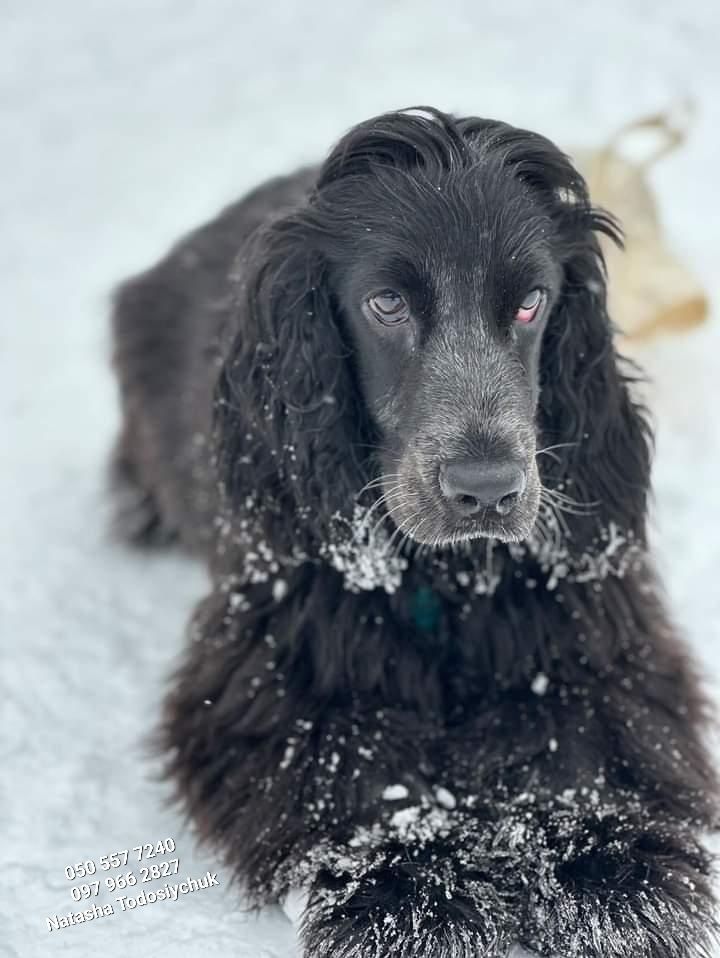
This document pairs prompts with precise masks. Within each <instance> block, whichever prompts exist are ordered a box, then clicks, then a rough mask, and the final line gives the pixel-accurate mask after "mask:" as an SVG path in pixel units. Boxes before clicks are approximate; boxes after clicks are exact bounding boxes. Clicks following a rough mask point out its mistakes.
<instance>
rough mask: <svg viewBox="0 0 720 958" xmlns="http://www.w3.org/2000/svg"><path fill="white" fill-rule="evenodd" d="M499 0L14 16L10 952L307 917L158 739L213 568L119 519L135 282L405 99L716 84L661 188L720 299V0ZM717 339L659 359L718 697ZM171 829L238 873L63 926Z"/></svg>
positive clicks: (225, 957)
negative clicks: (117, 531) (193, 234)
mask: <svg viewBox="0 0 720 958" xmlns="http://www.w3.org/2000/svg"><path fill="white" fill-rule="evenodd" d="M490 6H491V5H488V4H483V5H479V4H476V3H469V2H463V0H448V2H447V3H445V4H443V5H442V16H439V15H438V7H437V5H436V4H430V3H429V2H427V0H398V2H396V3H393V4H386V3H383V2H382V0H363V2H361V0H348V2H346V3H343V4H331V3H329V2H327V0H322V2H318V3H315V4H312V5H307V4H299V5H298V4H294V3H291V2H289V0H278V3H276V4H274V5H272V7H269V6H268V5H266V4H250V3H242V4H240V3H237V2H235V0H207V2H206V3H203V4H197V3H196V4H182V5H178V4H172V3H170V2H169V0H142V2H141V0H125V2H124V3H122V4H107V3H105V4H103V3H99V2H97V0H69V2H68V3H66V4H49V3H46V2H43V0H25V2H24V3H23V4H14V5H9V4H5V5H4V6H3V28H2V31H0V120H1V128H2V134H3V135H2V140H3V151H2V155H1V156H2V158H1V159H0V163H1V164H2V174H3V176H2V184H3V190H2V196H1V198H0V220H1V221H2V231H0V288H1V289H2V297H1V299H0V336H1V337H2V341H1V343H0V356H2V359H3V366H2V376H0V402H1V403H2V423H3V446H4V448H5V450H6V453H5V456H4V457H3V461H4V462H5V466H4V467H3V469H2V470H0V503H2V509H3V514H2V526H1V528H2V533H3V534H2V537H1V538H0V561H1V562H2V568H3V582H4V587H3V589H2V592H0V620H1V624H0V641H2V677H1V681H2V690H1V691H0V702H1V703H2V704H1V706H0V709H1V711H0V718H1V722H0V728H1V729H2V737H1V738H0V748H1V749H2V756H3V778H2V785H3V794H2V795H0V814H2V817H3V840H2V844H1V845H0V927H2V934H1V935H0V940H1V941H2V944H0V955H2V956H5V955H7V956H12V958H15V956H22V958H35V956H42V958H52V956H54V955H70V956H72V955H75V956H86V955H89V954H98V953H102V954H104V955H106V956H108V958H113V956H120V955H124V954H125V953H127V952H133V951H136V950H137V949H138V948H141V949H142V951H143V953H144V954H146V955H147V956H148V958H153V956H158V955H165V954H177V955H179V956H188V958H193V956H195V955H202V956H203V958H213V956H218V958H220V956H222V958H229V956H231V955H232V956H233V958H280V956H282V958H286V956H291V955H293V954H296V951H295V945H294V943H293V942H294V935H293V932H292V928H291V926H290V924H289V922H288V921H287V920H286V918H285V916H284V915H283V914H282V912H281V911H280V909H268V910H267V911H266V912H264V913H262V914H261V915H260V916H259V917H257V918H255V917H252V916H250V915H249V914H248V913H246V912H245V911H243V909H242V903H241V902H239V901H238V897H237V893H236V892H235V890H234V889H232V888H229V887H228V876H227V872H226V871H225V870H224V869H223V867H222V865H221V863H220V862H219V861H218V860H217V858H216V856H215V855H214V854H213V853H212V852H211V851H209V850H207V849H195V848H194V847H193V841H192V837H191V835H190V834H189V832H188V831H187V829H186V828H184V827H183V824H182V822H181V821H180V819H179V818H178V817H177V815H176V813H175V812H173V811H172V810H170V809H169V808H168V807H167V806H166V805H165V804H164V799H165V797H166V790H165V788H164V787H163V786H161V785H160V784H158V783H157V781H156V780H155V779H154V778H153V775H154V773H155V772H156V771H157V767H156V765H155V764H154V762H153V761H151V760H150V759H149V758H148V757H147V755H146V752H145V751H144V750H143V745H142V743H143V739H144V737H145V736H146V735H147V734H148V733H149V732H150V731H151V729H152V728H153V725H154V723H155V721H156V718H157V709H158V702H159V700H160V696H161V693H162V689H163V687H164V683H165V681H166V677H167V674H168V672H169V670H170V667H171V665H172V664H173V662H174V660H175V657H176V655H177V654H178V652H179V650H180V648H181V643H182V641H183V627H184V622H185V620H186V617H187V615H188V612H189V610H190V608H191V606H192V604H193V602H194V601H195V600H196V599H197V598H198V597H199V596H200V595H201V594H202V592H203V588H204V586H205V575H204V573H203V571H202V570H201V569H200V568H198V567H197V566H196V565H195V564H193V563H192V562H190V561H189V560H187V559H185V558H183V557H181V556H179V555H177V554H173V553H167V554H162V555H155V556H151V557H148V556H141V555H137V554H135V553H133V552H131V551H129V550H126V549H123V548H120V547H118V546H117V545H113V544H112V543H111V542H110V541H109V540H108V538H107V535H106V531H105V530H106V522H107V513H108V502H107V497H106V494H105V490H104V475H103V468H104V463H105V461H106V458H107V454H108V449H109V446H110V443H111V441H112V438H113V435H114V431H115V429H116V426H117V411H116V403H115V392H114V384H113V382H112V379H111V376H110V373H109V370H108V360H107V357H108V336H107V318H106V317H107V299H108V292H109V290H110V289H111V287H112V285H113V284H114V283H115V282H116V281H117V280H118V279H119V278H121V277H123V276H125V275H127V274H128V273H130V272H132V271H134V270H138V269H141V268H143V267H144V266H145V265H147V264H148V263H149V262H150V261H151V260H152V259H153V258H154V257H156V256H157V255H159V254H160V253H161V252H163V251H164V249H165V248H166V246H167V245H168V244H169V243H170V242H171V241H172V240H174V239H175V238H176V237H177V236H178V235H179V234H180V233H181V232H182V231H183V230H185V229H187V228H188V227H190V226H193V225H195V224H196V223H198V222H200V221H201V220H202V219H203V218H205V217H207V216H208V215H209V214H211V213H213V212H214V211H215V210H216V209H217V208H218V207H219V206H220V205H222V204H223V203H224V202H226V201H227V200H229V199H231V198H234V197H236V196H237V195H239V194H240V193H242V192H243V190H245V189H246V188H248V187H249V186H251V185H253V184H254V183H256V182H257V181H258V180H260V179H262V178H264V177H266V176H268V175H269V174H272V173H275V172H281V171H283V170H286V169H289V168H292V167H293V166H295V165H297V164H299V163H302V162H307V161H310V160H314V159H316V158H317V157H319V156H321V155H322V154H323V153H324V152H325V151H326V150H327V149H328V147H329V146H330V144H331V143H332V142H333V140H334V139H336V138H337V137H338V135H339V134H340V133H341V132H343V131H344V130H345V129H346V128H347V127H348V126H350V125H351V124H353V123H355V122H357V121H358V120H360V119H363V118H365V117H367V116H370V115H372V114H373V113H376V112H379V111H381V110H385V109H389V108H393V107H397V106H406V105H410V104H413V103H431V104H436V105H438V106H440V107H444V108H447V109H455V110H457V111H459V112H466V113H480V114H485V115H488V116H497V117H501V118H503V119H507V120H510V121H511V122H515V123H518V124H525V125H527V126H529V127H531V128H536V129H538V130H541V131H542V132H544V133H546V134H548V135H550V136H551V137H553V138H555V139H556V140H558V141H560V142H562V143H564V144H570V145H572V144H578V145H591V144H594V143H598V142H599V141H601V140H602V139H603V138H604V137H606V136H607V135H609V134H610V133H611V132H612V131H613V130H614V129H615V128H616V127H618V126H619V125H620V124H621V123H622V122H623V121H625V120H627V119H631V118H632V117H634V116H636V115H639V114H642V113H643V112H652V111H654V110H656V109H658V108H663V107H665V106H667V105H668V104H670V103H671V102H673V101H675V100H677V99H678V98H679V97H682V96H685V95H687V94H690V95H691V96H692V97H694V98H695V99H696V101H697V103H698V106H699V110H698V119H697V125H696V127H695V130H694V132H693V135H692V137H691V139H690V141H689V143H688V144H687V146H686V148H685V149H684V150H682V151H681V152H679V153H677V154H675V155H673V156H672V157H670V158H669V159H667V160H666V161H664V162H663V164H662V165H661V166H660V167H658V168H657V170H656V171H655V172H654V173H653V183H654V185H655V187H656V188H657V190H658V192H659V195H660V198H661V203H662V212H663V216H664V221H665V223H666V226H667V229H668V233H669V235H670V236H671V238H672V241H673V244H674V246H675V249H676V250H677V252H678V253H680V254H681V255H682V256H683V257H684V258H685V259H686V260H687V261H688V262H690V263H691V264H692V265H693V267H694V269H695V270H696V271H697V272H698V274H699V276H700V277H701V279H702V280H703V281H704V283H705V286H706V289H707V290H708V292H709V294H710V299H711V302H713V301H715V300H716V299H717V297H718V293H720V288H719V280H718V278H717V275H718V274H717V225H716V224H717V222H718V209H717V205H718V192H717V182H716V162H715V160H716V157H717V156H718V155H719V154H720V97H719V96H718V92H719V89H720V82H719V81H720V66H719V65H718V58H717V49H716V46H717V44H716V38H717V36H718V31H719V30H720V7H718V6H717V4H714V3H711V2H710V0H707V2H699V0H695V2H687V3H684V4H682V5H679V4H670V3H665V4H651V3H649V2H647V0H635V2H633V3H628V2H626V0H608V2H607V3H606V4H604V5H603V12H602V20H601V21H597V20H594V19H593V18H592V17H591V16H590V13H589V12H588V10H587V9H586V8H585V7H584V6H583V5H580V4H576V3H571V2H569V0H557V2H556V3H554V4H552V5H551V6H550V7H549V8H548V9H550V10H551V11H552V14H551V15H548V17H547V19H546V20H543V21H539V20H538V13H537V9H538V8H537V5H536V4H534V3H531V2H530V0H516V2H514V3H509V4H503V5H492V9H491V8H490ZM548 53H550V55H548ZM719 354H720V323H718V316H717V312H716V313H715V315H714V317H713V320H712V322H711V323H710V324H708V325H707V326H706V327H704V328H702V329H700V330H698V331H697V332H695V333H693V334H691V335H688V336H686V337H684V338H671V339H665V340H661V341H658V342H656V343H654V344H652V345H651V346H649V347H643V349H642V351H641V359H642V361H643V362H644V364H645V365H646V367H647V368H648V370H649V371H650V373H651V375H652V376H653V379H654V386H653V389H652V406H653V408H654V411H655V414H656V417H657V421H658V426H659V436H658V456H657V465H656V472H655V486H656V507H655V513H654V515H655V539H656V542H657V545H658V548H659V554H660V562H661V567H662V569H663V572H664V574H665V577H666V582H667V586H668V591H669V594H670V598H671V601H672V604H673V607H674V609H675V614H676V617H677V620H678V622H679V623H680V625H681V626H682V628H683V629H684V630H685V631H686V633H687V635H688V637H689V638H690V640H691V641H692V643H693V645H694V647H695V650H696V654H697V655H698V656H699V659H700V663H701V670H702V672H703V674H704V676H705V678H706V681H707V682H708V683H709V684H710V687H711V689H712V691H713V694H714V695H715V697H716V699H718V700H720V690H719V689H718V684H717V676H718V671H719V668H720V590H718V589H716V588H713V587H712V586H711V583H713V582H714V581H715V580H716V577H717V576H716V571H717V567H718V561H719V560H720V550H719V549H718V546H717V542H718V541H719V539H720V537H719V536H718V533H719V532H720V497H718V495H717V477H718V469H719V468H720V430H719V429H718V427H717V416H716V414H715V410H714V404H715V402H716V400H717V382H718V372H719V371H720V370H719V369H718V362H717V359H716V357H717V356H718V355H719ZM268 639H270V637H268ZM436 814H437V815H438V816H439V818H440V819H441V818H442V815H441V813H440V812H437V813H436ZM445 814H447V812H446V813H445ZM402 824H403V826H404V827H405V828H407V827H409V826H410V824H411V823H409V822H404V823H402ZM166 837H173V838H174V839H175V840H176V842H177V850H178V851H177V854H178V857H179V858H180V863H181V876H182V877H185V876H186V875H189V876H193V877H197V878H200V877H202V876H203V875H204V874H205V873H206V871H207V870H210V871H211V872H217V875H218V879H219V882H220V885H219V887H217V888H209V889H205V890H201V891H199V892H198V893H196V894H192V895H187V896H181V897H180V898H179V900H178V901H174V902H172V901H165V902H159V903H156V904H153V905H147V906H144V907H137V908H135V909H134V910H133V911H132V913H130V912H127V913H120V909H119V906H118V907H117V909H116V914H115V915H114V916H113V917H107V918H102V919H96V920H94V921H92V922H90V923H86V924H84V925H82V926H77V927H71V928H66V929H62V930H60V931H57V932H52V933H50V932H48V931H47V924H46V917H47V916H48V915H54V914H56V913H59V914H66V913H67V912H68V911H70V910H71V906H72V905H73V903H72V901H71V898H70V895H69V893H68V888H69V886H70V884H71V883H70V882H69V881H68V880H67V879H66V878H65V876H64V869H65V867H66V866H67V865H69V864H75V863H77V862H80V861H84V860H87V859H96V860H99V858H100V856H102V855H104V854H107V853H110V852H114V851H118V850H122V849H125V848H132V846H134V845H138V844H139V843H144V842H153V843H154V842H156V841H158V840H159V839H162V838H166ZM110 900H112V898H111V896H110V895H108V894H105V895H104V897H102V898H101V901H102V902H106V901H110ZM83 905H84V903H83ZM77 907H78V908H79V907H80V906H79V905H78V906H77ZM74 910H76V909H75V908H73V911H74Z"/></svg>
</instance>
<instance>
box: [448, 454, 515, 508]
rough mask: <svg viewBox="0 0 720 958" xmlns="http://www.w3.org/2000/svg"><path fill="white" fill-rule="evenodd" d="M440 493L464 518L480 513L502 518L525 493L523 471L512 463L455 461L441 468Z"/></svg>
mask: <svg viewBox="0 0 720 958" xmlns="http://www.w3.org/2000/svg"><path fill="white" fill-rule="evenodd" d="M440 489H441V491H442V494H443V495H444V496H445V498H446V499H448V500H449V501H450V502H451V503H452V505H453V506H454V508H455V509H456V510H457V511H458V512H460V513H461V514H462V515H464V516H472V515H474V514H475V513H476V512H481V511H482V510H483V509H493V510H494V511H495V512H497V513H499V515H501V516H505V515H507V514H508V512H510V510H511V509H512V508H513V506H514V505H515V503H516V502H517V500H518V499H519V498H520V496H521V494H522V492H523V490H524V489H525V470H524V469H523V467H522V466H521V465H520V463H518V462H513V461H512V460H510V461H508V460H505V461H502V462H498V461H492V460H490V461H486V460H482V459H456V460H454V461H453V462H445V463H443V465H442V466H441V467H440Z"/></svg>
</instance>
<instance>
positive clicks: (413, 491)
mask: <svg viewBox="0 0 720 958" xmlns="http://www.w3.org/2000/svg"><path fill="white" fill-rule="evenodd" d="M353 219H354V221H355V222H356V223H357V226H358V227H359V229H357V231H356V230H355V229H353V230H352V233H353V237H352V239H353V241H352V245H351V246H349V247H347V248H345V245H344V244H343V256H342V258H341V259H340V261H339V262H336V264H335V269H334V279H333V282H334V284H335V286H336V289H337V294H338V299H339V304H340V310H341V313H342V317H343V320H344V322H345V324H346V327H347V329H348V331H349V334H350V336H351V339H352V342H353V344H354V346H355V357H356V362H357V367H358V373H359V380H360V383H361V389H362V393H363V401H364V403H365V405H366V407H367V409H368V411H369V413H370V415H371V417H372V420H373V421H374V423H375V425H376V427H377V430H378V433H379V436H380V442H379V444H378V445H379V453H378V459H379V471H380V475H381V477H382V483H381V484H382V495H383V497H384V503H385V505H386V508H387V510H388V512H389V514H390V515H391V517H392V518H393V520H394V522H395V524H396V526H397V527H398V528H399V529H400V530H402V531H403V532H406V533H408V535H409V536H411V537H412V538H413V539H415V540H416V541H418V542H423V543H434V544H436V545H439V544H445V543H449V542H457V541H462V540H465V539H471V538H476V537H478V536H492V537H494V538H498V539H501V540H504V541H514V540H519V539H523V538H525V537H527V536H528V535H529V534H530V532H531V529H532V527H533V524H534V522H535V519H536V515H537V510H538V503H539V498H540V479H539V476H538V470H537V465H536V458H535V453H536V429H535V419H536V407H537V400H538V395H539V390H540V385H539V360H540V350H541V343H542V337H543V331H544V329H545V326H546V324H547V319H548V315H549V313H550V312H551V310H552V307H553V305H554V303H555V300H556V298H557V294H558V290H559V286H560V281H561V275H562V271H561V267H560V265H559V264H558V262H557V259H556V256H555V255H554V252H553V248H552V236H553V227H552V222H551V220H550V218H549V217H548V216H547V215H545V213H544V212H543V210H542V208H541V206H540V205H539V204H538V203H537V202H533V199H532V197H531V196H530V195H528V191H527V190H523V187H522V184H521V183H519V182H518V181H517V180H516V179H514V178H513V177H511V176H507V175H506V176H504V177H503V176H501V175H498V171H497V170H495V169H493V168H492V167H490V168H489V169H484V168H483V167H482V166H479V167H478V168H477V169H472V170H470V171H469V172H466V171H463V173H461V174H458V175H453V174H452V173H446V175H445V176H444V177H443V178H442V179H441V180H440V181H439V182H435V183H429V182H428V181H427V180H426V179H425V178H424V177H423V176H419V177H418V176H417V175H416V176H414V177H407V176H400V177H392V176H388V175H385V176H382V177H379V178H378V177H376V178H375V182H374V183H373V190H372V192H371V193H368V192H365V194H364V196H363V202H362V209H361V210H359V211H358V215H357V219H356V220H355V218H353Z"/></svg>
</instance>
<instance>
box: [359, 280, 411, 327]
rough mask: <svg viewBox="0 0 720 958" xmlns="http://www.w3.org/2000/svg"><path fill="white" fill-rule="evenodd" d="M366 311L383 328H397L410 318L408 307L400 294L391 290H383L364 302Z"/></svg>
mask: <svg viewBox="0 0 720 958" xmlns="http://www.w3.org/2000/svg"><path fill="white" fill-rule="evenodd" d="M366 302H367V306H368V309H369V310H370V312H371V313H372V315H373V316H374V318H375V319H377V320H378V322H381V323H382V324H383V326H397V325H398V324H399V323H406V322H407V321H408V319H409V318H410V307H409V306H408V303H407V300H406V299H405V297H404V296H401V295H400V293H396V292H395V291H394V290H392V289H383V290H381V291H380V292H379V293H375V294H374V295H373V296H369V297H368V299H367V300H366Z"/></svg>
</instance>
